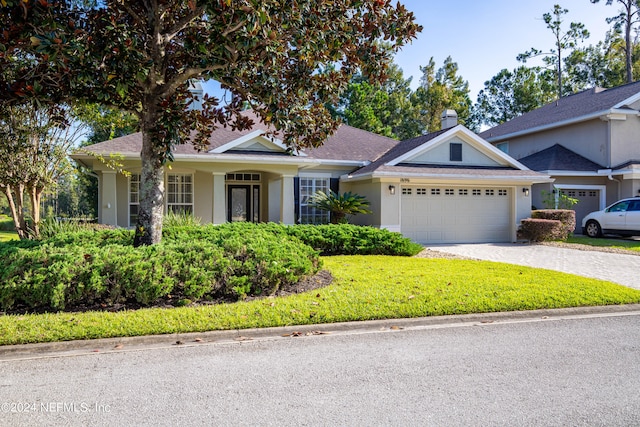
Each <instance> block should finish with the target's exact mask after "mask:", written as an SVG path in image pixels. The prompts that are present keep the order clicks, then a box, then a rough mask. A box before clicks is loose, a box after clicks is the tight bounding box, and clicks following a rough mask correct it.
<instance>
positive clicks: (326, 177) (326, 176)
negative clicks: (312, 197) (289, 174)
mask: <svg viewBox="0 0 640 427" xmlns="http://www.w3.org/2000/svg"><path fill="white" fill-rule="evenodd" d="M299 177H300V180H303V179H308V180H316V179H322V180H325V181H326V184H325V187H326V189H327V194H328V192H329V191H330V190H331V174H330V173H318V174H300V175H299ZM313 187H314V188H315V184H314V185H313ZM316 191H317V190H316ZM302 197H303V195H302V181H300V184H299V189H298V198H299V202H298V203H299V205H300V206H299V216H300V218H298V220H299V221H301V220H302V208H303V207H305V208H307V209H315V208H309V207H308V206H309V205H308V203H305V204H303V203H302ZM315 210H318V211H320V210H319V209H315ZM320 212H321V213H322V217H325V216H326V220H327V222H328V221H329V220H330V219H331V216H330V213H329V212H325V211H320ZM313 216H314V217H316V216H320V215H316V214H314V215H313ZM300 223H301V224H313V223H306V222H305V223H303V222H300Z"/></svg>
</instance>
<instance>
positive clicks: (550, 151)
mask: <svg viewBox="0 0 640 427" xmlns="http://www.w3.org/2000/svg"><path fill="white" fill-rule="evenodd" d="M519 161H520V163H522V164H523V165H525V166H526V167H528V168H529V169H532V170H535V171H552V170H553V171H583V172H596V171H598V170H599V169H604V168H603V166H601V165H599V164H597V163H595V162H592V161H591V160H589V159H587V158H585V157H583V156H581V155H580V154H578V153H576V152H575V151H571V150H569V149H568V148H565V147H563V146H562V145H560V144H555V145H553V146H551V147H549V148H547V149H544V150H542V151H538V152H537V153H534V154H532V155H530V156H527V157H524V158H522V159H520V160H519Z"/></svg>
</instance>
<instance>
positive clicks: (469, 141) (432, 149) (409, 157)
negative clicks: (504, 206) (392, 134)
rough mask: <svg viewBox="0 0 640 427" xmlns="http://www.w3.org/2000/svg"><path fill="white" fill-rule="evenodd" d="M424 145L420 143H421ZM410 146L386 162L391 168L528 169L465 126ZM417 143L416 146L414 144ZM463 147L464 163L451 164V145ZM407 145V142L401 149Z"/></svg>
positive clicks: (447, 130) (421, 138)
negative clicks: (414, 166) (420, 166)
mask: <svg viewBox="0 0 640 427" xmlns="http://www.w3.org/2000/svg"><path fill="white" fill-rule="evenodd" d="M423 139H424V141H423V142H422V143H420V142H421V141H422V140H423ZM414 140H417V141H413V140H409V141H407V142H412V141H413V142H414V143H413V144H407V147H406V148H407V151H405V152H404V153H402V154H400V155H398V156H397V157H395V158H393V159H391V160H388V161H387V162H386V164H387V165H389V166H397V165H400V164H406V165H437V166H447V167H451V166H455V167H510V168H516V169H526V167H524V166H523V165H521V164H519V163H518V162H517V161H515V160H514V159H512V158H511V157H509V156H507V155H506V154H505V153H503V152H502V151H500V150H498V149H497V148H495V147H494V146H492V145H491V144H489V143H488V142H486V141H484V140H483V139H482V138H480V137H479V136H478V135H476V134H475V133H473V132H471V131H470V130H469V129H467V128H465V127H464V126H462V125H458V126H454V127H453V128H450V129H445V130H444V131H441V132H440V133H438V134H437V135H435V136H434V137H432V138H424V137H418V138H414ZM416 142H418V144H417V145H416V144H415V143H416ZM452 143H453V144H460V145H461V146H462V147H461V148H462V160H461V161H451V159H450V155H449V153H450V151H449V150H450V144H452ZM402 144H404V142H402V143H400V144H399V145H402Z"/></svg>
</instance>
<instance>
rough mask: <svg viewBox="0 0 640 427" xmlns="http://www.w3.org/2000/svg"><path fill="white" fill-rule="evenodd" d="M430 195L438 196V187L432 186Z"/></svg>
mask: <svg viewBox="0 0 640 427" xmlns="http://www.w3.org/2000/svg"><path fill="white" fill-rule="evenodd" d="M431 195H432V196H439V195H440V189H439V188H432V189H431Z"/></svg>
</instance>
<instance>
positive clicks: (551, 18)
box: [518, 4, 589, 98]
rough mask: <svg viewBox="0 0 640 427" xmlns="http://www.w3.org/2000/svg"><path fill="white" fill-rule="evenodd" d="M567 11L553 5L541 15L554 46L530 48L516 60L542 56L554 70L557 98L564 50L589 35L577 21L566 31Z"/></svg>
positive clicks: (569, 49)
mask: <svg viewBox="0 0 640 427" xmlns="http://www.w3.org/2000/svg"><path fill="white" fill-rule="evenodd" d="M567 13H569V10H568V9H564V8H562V7H560V5H557V4H556V5H554V6H553V11H551V12H547V13H545V14H543V15H542V19H543V20H544V23H545V24H547V28H548V29H550V30H551V32H552V33H553V37H554V47H553V48H552V49H550V50H548V51H547V52H545V51H542V50H539V49H536V48H535V47H533V48H531V49H530V50H528V51H527V52H525V53H521V54H520V55H518V60H519V61H522V62H527V60H529V59H531V58H534V57H538V56H542V57H543V58H542V60H543V61H544V63H545V64H546V65H547V66H548V67H549V68H550V69H553V70H554V73H555V77H556V81H557V85H556V89H557V94H558V98H562V95H563V85H562V78H563V70H562V64H563V58H564V57H565V55H566V51H571V50H573V49H575V48H576V47H577V46H578V43H579V42H581V41H582V40H584V39H586V38H587V37H589V31H588V30H587V29H586V28H585V27H584V24H582V23H579V22H571V23H570V24H569V29H567V30H566V31H565V30H564V28H563V25H562V24H563V22H564V20H563V18H562V16H563V15H566V14H567Z"/></svg>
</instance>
